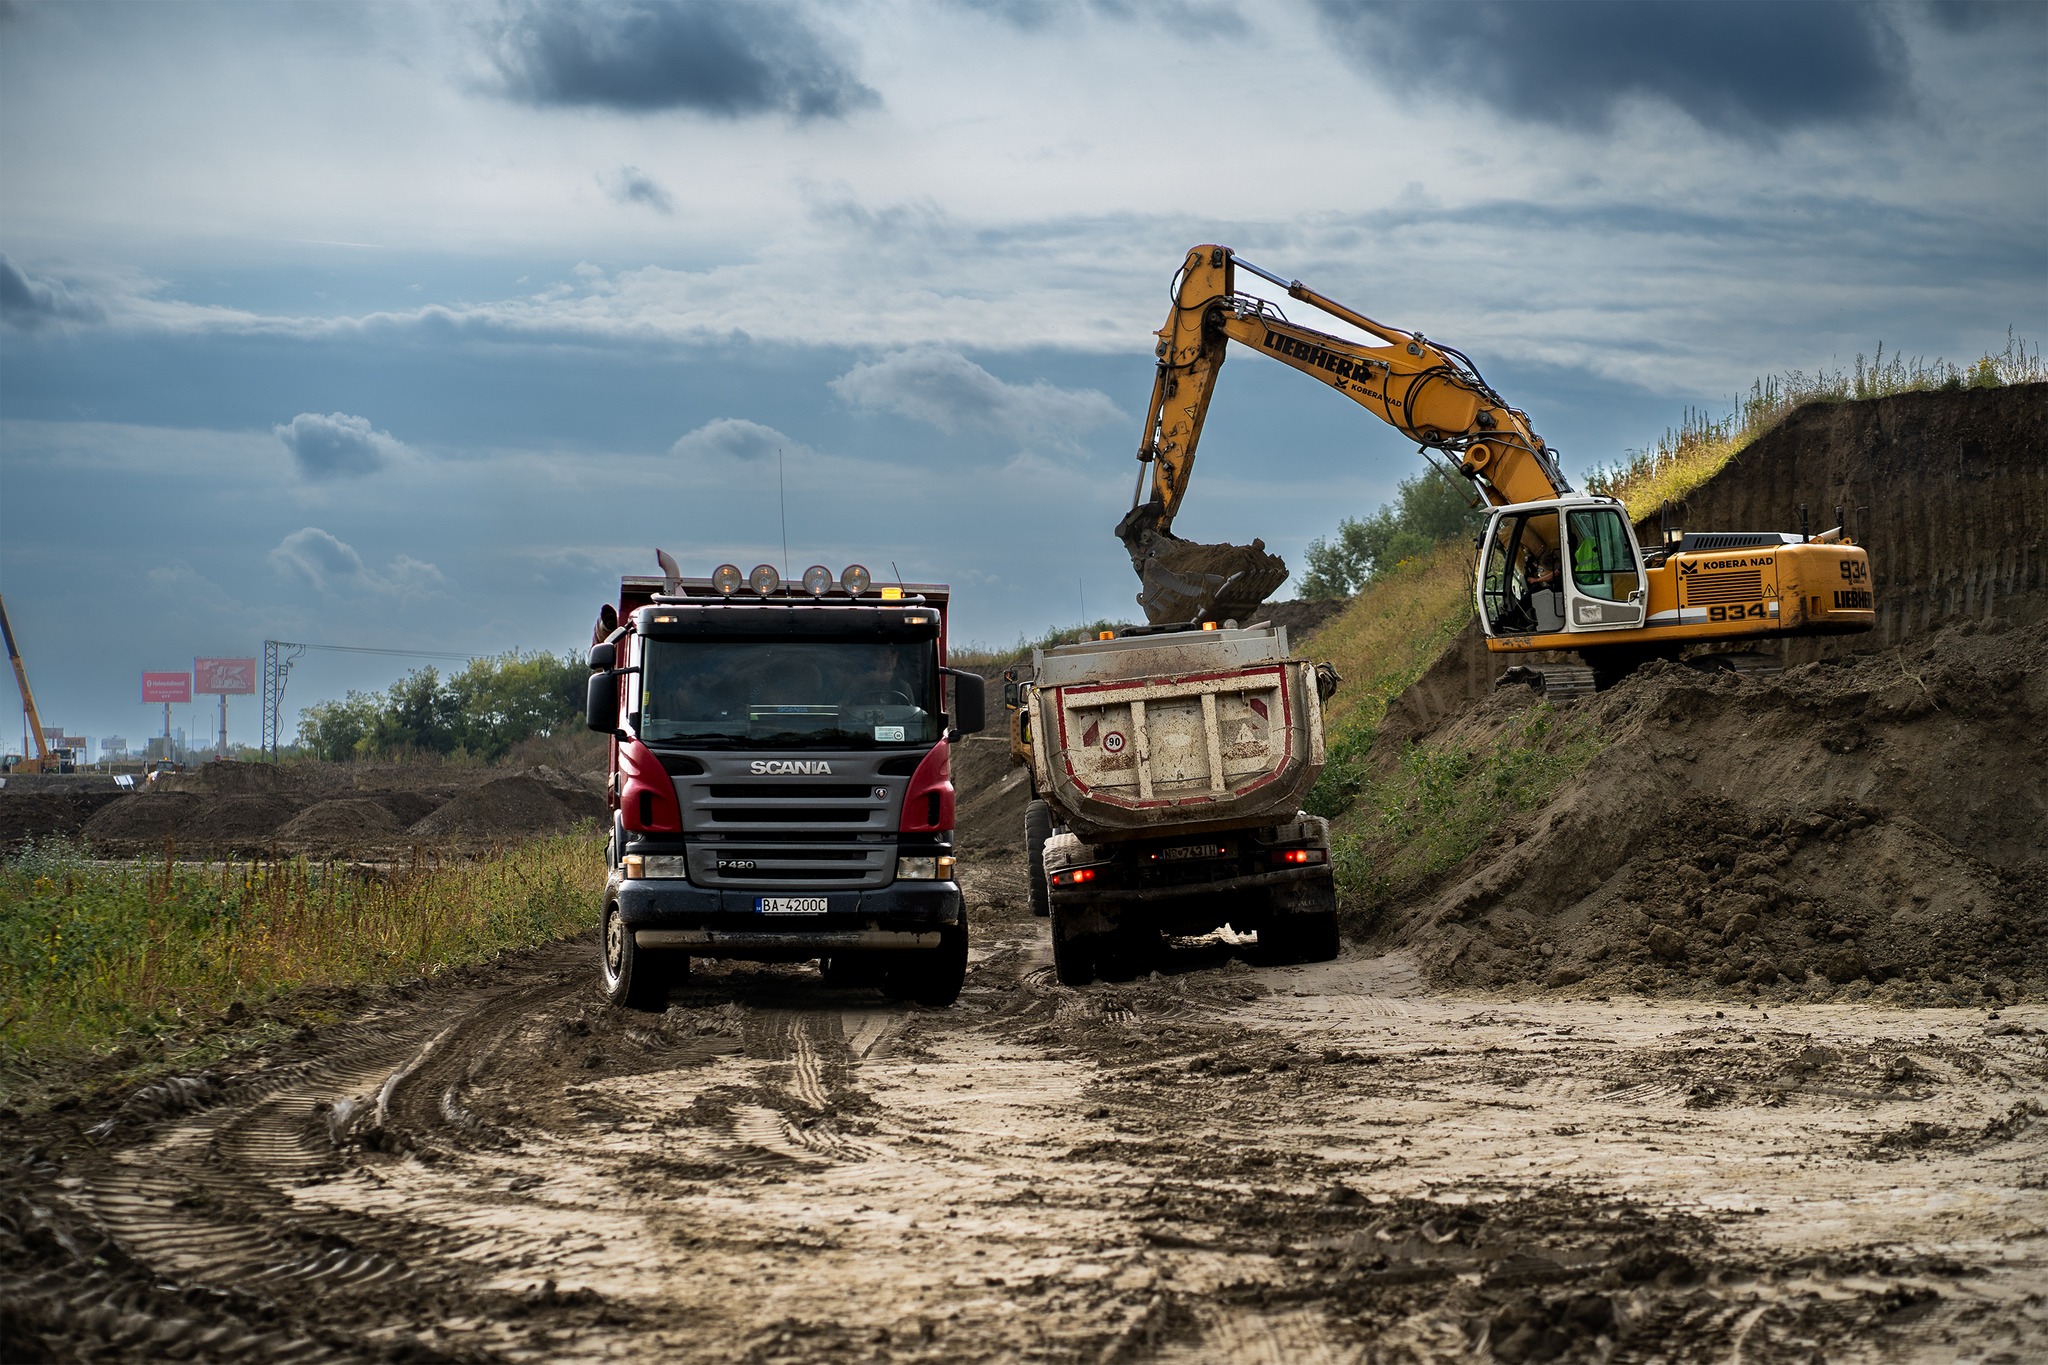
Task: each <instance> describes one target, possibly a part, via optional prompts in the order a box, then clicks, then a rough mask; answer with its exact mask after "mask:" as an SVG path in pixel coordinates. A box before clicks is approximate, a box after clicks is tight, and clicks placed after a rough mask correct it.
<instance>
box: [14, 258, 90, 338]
mask: <svg viewBox="0 0 2048 1365" xmlns="http://www.w3.org/2000/svg"><path fill="white" fill-rule="evenodd" d="M105 317H106V311H105V310H104V309H102V308H101V307H100V306H99V304H98V303H96V302H94V301H93V300H92V299H90V298H87V297H86V296H85V295H83V294H77V293H74V292H73V291H72V290H71V289H69V288H67V287H66V286H65V285H63V284H61V283H59V282H58V281H56V280H42V279H31V278H30V277H29V276H27V275H25V274H23V273H22V272H21V271H20V270H19V269H17V268H16V267H15V264H14V262H12V261H10V260H8V259H7V257H6V255H5V254H4V253H0V319H5V320H6V322H7V323H8V325H9V326H12V327H19V328H21V329H22V330H23V331H33V330H34V329H35V328H38V327H45V326H48V325H50V324H52V323H65V322H100V321H103V320H104V319H105Z"/></svg>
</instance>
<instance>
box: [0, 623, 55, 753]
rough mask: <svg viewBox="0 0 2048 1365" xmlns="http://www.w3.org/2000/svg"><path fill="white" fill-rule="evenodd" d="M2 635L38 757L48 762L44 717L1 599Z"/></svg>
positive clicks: (0, 625) (0, 629) (48, 750)
mask: <svg viewBox="0 0 2048 1365" xmlns="http://www.w3.org/2000/svg"><path fill="white" fill-rule="evenodd" d="M0 635H4V636H5V637H6V638H7V661H8V662H9V663H11V664H13V665H14V681H15V682H17V683H19V684H20V685H21V709H22V710H24V711H26V712H28V728H29V729H30V731H32V732H33V733H34V735H35V737H36V759H37V761H39V762H48V761H49V757H50V745H49V741H48V740H45V739H44V738H43V718H42V716H41V715H39V714H38V713H37V711H36V694H35V693H33V692H31V691H29V688H28V668H27V667H26V666H25V665H24V664H23V663H22V662H21V651H20V650H19V649H17V648H15V645H14V627H13V626H12V625H10V624H9V623H8V620H7V603H6V602H5V601H0Z"/></svg>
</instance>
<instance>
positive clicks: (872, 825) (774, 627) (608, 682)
mask: <svg viewBox="0 0 2048 1365" xmlns="http://www.w3.org/2000/svg"><path fill="white" fill-rule="evenodd" d="M660 558H661V559H662V563H663V568H664V576H663V577H659V578H656V577H627V578H625V579H623V580H622V581H621V583H620V585H619V601H618V607H617V621H618V625H617V628H616V629H613V630H611V631H610V632H609V634H608V635H607V637H606V638H605V639H603V640H602V641H600V642H599V643H597V644H595V645H593V646H591V650H590V660H589V663H590V668H591V678H590V692H589V697H588V702H587V709H588V716H587V719H588V721H589V725H590V728H591V729H593V730H597V731H600V732H602V733H606V734H609V735H610V736H611V737H612V745H611V779H610V783H609V786H608V793H609V804H610V806H611V809H612V812H613V819H612V834H611V845H610V852H609V858H610V863H611V876H610V878H609V880H608V882H607V885H606V888H605V897H604V914H603V933H602V972H603V981H604V990H605V994H606V996H607V997H608V998H610V999H611V1001H612V1002H613V1003H615V1004H618V1005H623V1006H627V1007H629V1008H634V1009H660V1008H662V1007H663V1005H665V1004H666V1002H667V999H668V994H669V988H670V987H671V986H672V985H673V984H675V983H676V982H677V981H678V980H680V979H681V978H682V977H684V976H685V975H687V973H688V971H689V964H690V959H691V958H692V957H738V958H750V959H754V960H758V961H780V962H789V961H803V960H806V959H810V958H817V959H819V962H820V967H821V969H822V970H823V972H824V974H825V977H826V979H827V980H828V981H835V982H839V983H844V984H875V985H879V986H881V988H882V989H883V990H884V991H886V992H888V993H889V994H890V995H892V996H894V997H897V998H902V999H911V1000H916V1001H919V1002H920V1003H924V1004H929V1005H950V1004H951V1003H952V1002H953V1000H954V999H955V998H956V997H957V996H958V995H959V993H960V985H961V981H962V978H963V977H964V975H965V973H966V969H967V916H966V913H965V908H964V906H963V905H962V903H961V898H960V884H959V882H958V880H957V879H956V878H955V875H954V867H955V864H954V853H953V782H952V775H951V768H950V762H949V749H950V746H951V744H952V742H953V741H955V740H957V739H958V738H959V736H960V735H961V734H962V733H971V732H974V731H978V730H980V729H981V728H982V724H983V684H982V679H981V678H980V676H979V675H977V674H974V673H968V672H962V671H959V670H955V669H951V668H947V667H946V666H945V660H946V609H947V605H948V598H949V592H948V590H947V588H946V587H945V586H943V585H941V584H935V583H903V584H897V585H894V586H880V587H878V586H876V585H875V584H874V583H873V582H872V581H871V579H870V576H869V574H868V572H867V570H865V569H863V568H861V567H860V566H859V565H852V566H850V567H848V568H847V569H846V570H845V571H844V572H843V573H841V574H840V575H839V576H838V577H836V578H835V577H834V576H833V575H832V573H831V571H830V570H828V569H826V568H825V567H823V566H822V565H814V566H813V567H811V568H810V569H808V570H806V571H805V573H804V576H803V578H802V580H800V581H799V582H796V583H790V582H785V581H784V579H783V577H782V574H781V573H780V571H778V570H777V569H776V568H775V567H774V566H772V565H762V566H761V567H759V568H757V569H755V570H754V571H753V573H752V574H747V575H743V574H741V572H740V570H739V569H738V568H737V567H736V566H734V565H731V564H726V565H721V566H720V567H719V568H718V569H717V570H716V571H715V572H714V573H713V574H712V575H711V576H710V577H709V578H684V577H682V576H681V575H680V574H679V573H678V572H676V571H675V569H674V561H673V560H670V559H668V557H667V556H665V555H664V556H660ZM949 684H950V686H949ZM948 693H950V701H949V700H948Z"/></svg>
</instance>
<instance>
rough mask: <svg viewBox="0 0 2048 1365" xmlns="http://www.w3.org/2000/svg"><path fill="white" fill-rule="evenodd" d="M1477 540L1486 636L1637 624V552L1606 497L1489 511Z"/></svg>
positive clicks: (1640, 599) (1617, 508)
mask: <svg viewBox="0 0 2048 1365" xmlns="http://www.w3.org/2000/svg"><path fill="white" fill-rule="evenodd" d="M1479 543H1480V548H1481V552H1482V554H1481V559H1480V564H1479V581H1478V585H1477V586H1478V595H1479V615H1480V619H1481V621H1482V622H1484V624H1485V628H1486V633H1487V634H1488V635H1490V636H1495V637H1500V636H1516V635H1554V634H1577V633H1580V632H1591V631H1612V630H1629V629H1634V628H1637V627H1640V626H1641V625H1642V624H1643V616H1644V610H1645V608H1644V602H1645V599H1646V595H1647V594H1646V589H1645V585H1644V580H1643V553H1642V549H1641V548H1640V547H1639V546H1638V545H1637V544H1636V537H1635V528H1634V527H1633V526H1631V525H1630V524H1629V520H1628V515H1627V513H1625V512H1624V511H1622V509H1621V505H1620V504H1619V503H1616V502H1614V501H1612V500H1611V499H1607V498H1571V499H1560V500H1556V501H1550V502H1525V503H1515V504H1513V505H1511V506H1507V507H1497V508H1495V509H1494V511H1493V515H1492V517H1491V518H1489V519H1488V521H1487V525H1486V532H1485V534H1484V535H1483V536H1482V537H1481V538H1480V542H1479Z"/></svg>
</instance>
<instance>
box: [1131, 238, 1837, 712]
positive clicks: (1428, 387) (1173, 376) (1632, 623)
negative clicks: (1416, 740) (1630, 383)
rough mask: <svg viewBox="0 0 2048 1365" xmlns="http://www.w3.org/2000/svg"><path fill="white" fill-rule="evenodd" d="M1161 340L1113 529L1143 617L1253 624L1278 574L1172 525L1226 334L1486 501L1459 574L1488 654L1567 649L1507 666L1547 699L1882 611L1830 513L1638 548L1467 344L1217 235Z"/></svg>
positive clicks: (1755, 660) (1613, 505) (1750, 662)
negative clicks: (1253, 280)
mask: <svg viewBox="0 0 2048 1365" xmlns="http://www.w3.org/2000/svg"><path fill="white" fill-rule="evenodd" d="M1239 269H1243V270H1248V271H1250V272H1251V273H1252V274H1254V275H1257V276H1258V277H1259V278H1260V279H1263V280H1267V281H1269V282H1271V283H1272V284H1274V285H1277V286H1279V287H1280V288H1281V289H1284V290H1286V291H1287V296H1288V297H1289V298H1292V299H1297V300H1299V301H1301V302H1302V303H1305V304H1307V305H1309V306H1310V307H1312V308H1316V309H1319V310H1320V311H1322V312H1324V313H1326V314H1328V315H1330V316H1331V317H1334V318H1337V319H1339V320H1341V321H1343V322H1345V323H1348V324H1350V325H1351V326H1353V327H1356V328H1358V329H1359V330H1360V331H1362V332H1365V333H1367V334H1368V335H1369V336H1371V337H1373V338H1376V339H1377V341H1378V342H1379V343H1380V344H1370V343H1366V342H1360V341H1355V340H1350V339H1346V338H1344V337H1338V336H1333V335H1331V334H1329V333H1326V332H1321V331H1317V330H1315V329H1314V328H1310V327H1304V326H1302V325H1301V324H1299V323H1296V322H1291V321H1289V320H1288V319H1287V317H1286V316H1285V315H1284V314H1283V313H1282V312H1281V310H1280V309H1279V307H1277V306H1276V305H1275V304H1273V303H1272V302H1270V301H1269V300H1266V299H1262V298H1258V297H1254V296H1252V295H1250V294H1243V293H1240V292H1238V290H1237V288H1236V274H1235V272H1236V271H1237V270H1239ZM1158 336H1159V345H1158V357H1159V364H1158V371H1157V375H1156V377H1155V378H1154V380H1153V384H1152V402H1151V405H1150V409H1149V411H1148V412H1147V414H1146V424H1145V436H1144V440H1143V442H1142V443H1141V445H1140V448H1139V451H1138V459H1139V461H1140V462H1141V464H1140V468H1139V476H1138V488H1137V492H1136V494H1135V495H1134V497H1133V498H1132V504H1133V505H1132V508H1131V510H1130V512H1129V513H1128V514H1127V515H1126V516H1125V517H1124V519H1123V520H1122V521H1121V522H1119V523H1118V525H1117V537H1118V538H1119V539H1120V540H1122V541H1123V543H1124V547H1125V549H1127V550H1128V551H1129V552H1130V556H1131V566H1132V567H1133V568H1134V569H1136V570H1137V572H1138V578H1139V581H1140V583H1141V585H1142V588H1141V591H1140V592H1139V594H1138V601H1139V603H1140V605H1142V606H1143V607H1144V609H1145V614H1146V617H1147V619H1148V620H1150V621H1151V622H1152V623H1153V624H1155V625H1159V624H1167V623H1176V622H1189V621H1211V620H1214V621H1221V620H1224V619H1250V617H1251V615H1252V613H1253V612H1255V611H1256V610H1257V608H1258V606H1259V604H1260V603H1261V602H1263V601H1264V600H1265V598H1266V596H1267V595H1268V594H1269V593H1271V592H1272V591H1273V590H1274V589H1275V588H1277V587H1278V586H1279V585H1280V582H1281V580H1282V579H1284V578H1285V577H1286V575H1287V566H1286V564H1285V563H1284V562H1282V561H1281V560H1280V559H1279V557H1278V556H1276V555H1273V554H1271V553H1269V552H1268V551H1267V550H1266V548H1265V545H1264V543H1263V542H1260V541H1254V542H1252V544H1251V545H1249V546H1239V545H1201V544H1196V543H1195V542H1192V541H1186V540H1182V539H1180V538H1179V537H1177V536H1175V535H1174V534H1173V530H1172V528H1173V519H1174V516H1175V514H1176V513H1177V512H1178V511H1179V510H1180V505H1181V499H1182V498H1183V497H1184V496H1185V495H1186V493H1187V488H1188V476H1189V474H1190V472H1191V471H1192V470H1193V468H1194V462H1195V447H1196V445H1197V443H1198V442H1199V441H1200V440H1201V436H1202V420H1203V418H1204V417H1205V416H1206V415H1207V413H1208V410H1209V400H1210V398H1211V396H1212V395H1213V394H1214V392H1215V387H1216V377H1217V373H1218V371H1220V370H1221V369H1222V367H1223V361H1224V357H1225V355H1226V353H1227V348H1228V346H1229V343H1230V342H1232V341H1235V342H1237V343H1238V344H1239V345H1242V346H1247V347H1249V348H1251V349H1252V350H1254V351H1257V352H1259V353H1260V354H1262V355H1267V356H1271V357H1272V358H1274V359H1275V360H1278V361H1280V362H1281V363H1282V364H1283V365H1288V366H1291V367H1293V368H1294V369H1297V370H1300V371H1301V372H1302V373H1304V374H1306V375H1308V376H1309V377H1310V378H1312V379H1318V380H1321V381H1322V382H1323V383H1324V384H1327V385H1328V386H1329V387H1330V388H1332V389H1335V390H1336V391H1337V392H1338V393H1340V394H1343V395H1344V396H1345V397H1347V398H1349V399H1351V400H1352V401H1353V402H1355V403H1357V404H1358V405H1359V406H1360V407H1362V408H1364V409H1365V410H1366V411H1367V412H1369V413H1371V414H1372V415H1373V416H1375V417H1377V418H1379V419H1380V420H1381V421H1383V422H1386V423H1387V424H1388V425H1390V426H1392V427H1393V428H1394V429H1395V430H1396V431H1399V432H1401V433H1402V434H1403V435H1405V436H1407V437H1409V438H1410V439H1411V440H1413V441H1415V442H1416V443H1417V444H1418V445H1419V446H1421V447H1422V449H1423V450H1424V451H1425V452H1428V451H1436V452H1440V453H1441V454H1442V455H1444V456H1445V457H1447V458H1448V459H1449V460H1450V461H1451V462H1452V463H1453V464H1454V465H1455V467H1456V468H1457V470H1458V472H1459V473H1461V474H1463V475H1464V476H1465V477H1466V478H1468V479H1470V480H1471V481H1472V483H1473V484H1474V486H1475V487H1476V488H1477V489H1478V491H1479V494H1480V496H1481V497H1482V498H1483V499H1484V502H1485V504H1486V505H1487V506H1489V507H1490V509H1491V510H1490V512H1489V514H1488V518H1487V522H1486V528H1485V531H1484V533H1483V535H1482V536H1481V537H1480V540H1479V550H1480V553H1479V556H1478V564H1477V578H1476V582H1475V583H1474V585H1473V586H1474V593H1475V596H1476V599H1477V604H1478V609H1479V621H1480V625H1481V627H1482V629H1483V630H1484V631H1485V634H1486V647H1487V648H1488V649H1489V650H1493V651H1496V652H1507V653H1514V652H1522V651H1530V652H1534V651H1541V650H1560V651H1574V652H1576V653H1577V654H1578V656H1579V657H1580V659H1581V660H1582V661H1583V665H1584V666H1583V667H1578V666H1571V665H1562V666H1560V665H1546V666H1544V667H1542V668H1520V669H1515V670H1510V672H1511V675H1513V676H1514V677H1515V680H1517V681H1526V682H1529V683H1531V684H1532V685H1534V686H1535V687H1537V689H1538V690H1539V691H1543V692H1545V693H1546V694H1548V695H1552V696H1571V695H1580V694H1583V693H1585V692H1590V691H1592V690H1594V688H1595V687H1604V686H1606V685H1608V684H1609V683H1611V682H1613V681H1615V680H1617V679H1619V678H1620V677H1621V676H1623V675H1625V674H1627V673H1628V672H1630V671H1631V670H1633V669H1634V668H1636V667H1638V666H1639V665H1640V664H1642V663H1644V662H1646V661H1647V660H1649V659H1652V658H1659V657H1663V658H1677V657H1678V656H1679V652H1680V651H1681V650H1682V649H1683V648H1684V647H1686V646H1688V645H1697V644H1703V643H1709V642H1729V641H1736V642H1760V641H1762V640H1765V639H1768V638H1771V637H1778V636H1787V635H1824V634H1847V633H1852V632H1856V631H1865V630H1869V629H1870V628H1871V627H1872V626H1874V625H1875V624H1876V622H1877V612H1876V603H1875V601H1874V600H1873V598H1872V596H1871V581H1870V556H1869V555H1868V554H1867V553H1866V552H1865V551H1864V550H1863V548H1862V547H1861V546H1859V545H1856V544H1855V543H1854V542H1853V541H1851V540H1850V539H1849V538H1848V536H1847V535H1846V534H1845V533H1844V531H1843V528H1842V526H1841V525H1840V522H1841V515H1840V510H1841V509H1839V508H1838V509H1836V513H1837V515H1836V522H1837V525H1836V526H1835V527H1834V528H1833V529H1831V530H1826V531H1822V532H1821V533H1819V534H1818V535H1809V534H1807V533H1806V531H1805V530H1804V529H1802V530H1801V531H1799V532H1779V531H1717V532H1687V533H1683V534H1679V533H1675V532H1667V533H1666V535H1665V542H1664V543H1663V544H1661V545H1654V546H1651V547H1650V548H1649V550H1648V552H1647V553H1646V552H1645V551H1644V549H1643V547H1642V546H1641V545H1639V544H1638V543H1637V541H1636V535H1635V528H1634V526H1633V524H1632V523H1631V522H1630V520H1629V517H1628V515H1627V513H1626V512H1625V511H1624V510H1623V509H1622V506H1621V504H1620V503H1619V502H1617V501H1616V500H1614V499H1613V498H1605V497H1595V496H1589V495H1585V494H1575V493H1574V492H1573V491H1572V486H1571V484H1570V483H1569V482H1567V481H1566V479H1565V477H1564V472H1563V471H1562V470H1561V469H1560V468H1559V467H1558V463H1557V460H1556V458H1555V456H1554V455H1553V453H1552V451H1551V449H1550V447H1549V446H1547V445H1546V444H1545V443H1544V441H1543V438H1542V437H1541V436H1538V435H1537V434H1536V433H1535V432H1534V431H1533V430H1531V428H1530V426H1529V418H1528V415H1527V414H1526V413H1523V412H1521V411H1519V410H1518V409H1515V408H1511V407H1509V406H1508V404H1507V403H1506V402H1505V401H1504V400H1503V399H1502V398H1501V397H1500V395H1499V394H1497V393H1495V392H1494V391H1493V389H1492V388H1491V387H1490V386H1489V385H1488V384H1487V383H1486V381H1485V380H1484V379H1483V378H1482V377H1481V376H1480V374H1479V371H1478V368H1477V367H1476V366H1474V365H1473V363H1472V362H1471V360H1469V359H1468V358H1467V357H1466V356H1465V355H1464V354H1462V353H1461V352H1459V351H1456V350H1454V349H1452V348H1451V347H1449V346H1446V345H1444V344H1442V343H1441V342H1433V341H1430V340H1429V339H1428V338H1426V337H1424V336H1423V335H1422V334H1421V333H1420V332H1404V331H1402V330H1400V329H1399V328H1395V327H1389V326H1386V325H1385V324H1383V323H1379V322H1375V321H1373V320H1372V319H1371V318H1368V317H1366V316H1365V315H1364V314H1362V313H1359V312H1356V311H1354V310H1352V309H1350V308H1346V307H1344V306H1343V305H1342V304H1340V303H1337V302H1335V301H1334V300H1331V299H1328V298H1325V297H1323V296H1322V295H1321V294H1318V293H1316V292H1315V291H1314V290H1312V289H1309V288H1306V287H1305V286H1304V285H1302V283H1301V282H1300V281H1299V280H1286V279H1282V278H1281V277H1280V276H1278V275H1275V274H1273V273H1272V272H1270V271H1267V270H1262V269H1260V268H1259V267H1258V266H1256V265H1253V264H1252V263H1251V262H1250V261H1246V260H1243V259H1242V258H1240V257H1238V256H1236V255H1235V254H1234V253H1233V252H1232V251H1231V249H1230V248H1229V247H1225V246H1198V247H1196V248H1195V249H1194V250H1192V251H1190V252H1189V253H1188V255H1187V260H1186V261H1185V262H1184V263H1183V264H1182V266H1181V269H1180V273H1179V274H1178V275H1177V276H1176V277H1175V279H1174V284H1173V311H1172V312H1171V313H1170V314H1169V315H1168V317H1167V319H1166V326H1164V327H1162V328H1161V329H1160V330H1159V333H1158ZM1801 513H1802V519H1803V517H1804V509H1801ZM1715 659H1716V661H1717V662H1718V663H1719V664H1720V666H1723V667H1727V668H1730V669H1735V670H1738V671H1741V670H1746V669H1748V668H1751V667H1768V666H1769V664H1768V663H1767V662H1766V661H1765V660H1764V659H1763V658H1762V656H1758V655H1754V654H1721V655H1716V656H1715Z"/></svg>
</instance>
